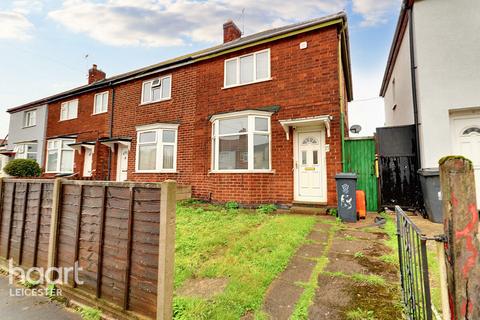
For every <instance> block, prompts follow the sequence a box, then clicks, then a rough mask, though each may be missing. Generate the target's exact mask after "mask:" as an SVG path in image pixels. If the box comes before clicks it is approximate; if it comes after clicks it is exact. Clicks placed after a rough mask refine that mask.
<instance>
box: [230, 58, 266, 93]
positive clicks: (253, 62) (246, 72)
mask: <svg viewBox="0 0 480 320" xmlns="http://www.w3.org/2000/svg"><path fill="white" fill-rule="evenodd" d="M269 79H270V49H266V50H262V51H258V52H255V53H251V54H247V55H244V56H240V57H236V58H232V59H228V60H225V81H224V86H225V87H233V86H238V85H242V84H248V83H255V82H260V81H265V80H269Z"/></svg>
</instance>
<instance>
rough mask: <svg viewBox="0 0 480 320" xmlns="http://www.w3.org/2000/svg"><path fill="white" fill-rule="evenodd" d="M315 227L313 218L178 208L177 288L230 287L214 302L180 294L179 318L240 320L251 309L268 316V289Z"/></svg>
mask: <svg viewBox="0 0 480 320" xmlns="http://www.w3.org/2000/svg"><path fill="white" fill-rule="evenodd" d="M314 223H315V218H314V217H299V216H287V215H275V216H272V215H266V214H259V213H255V212H254V211H242V210H237V211H236V212H234V213H232V212H231V211H229V210H225V209H223V208H221V207H209V208H207V210H199V209H198V208H197V209H195V208H194V207H190V206H188V205H180V206H178V208H177V235H176V251H175V287H176V288H179V287H180V286H181V285H182V284H184V283H185V281H186V280H187V279H190V278H227V279H228V284H227V287H226V288H225V290H224V292H223V293H220V294H219V295H217V296H215V297H213V298H211V299H210V300H207V299H203V298H198V297H182V296H176V297H175V298H174V317H175V319H222V320H223V319H225V320H227V319H239V318H240V317H241V316H243V315H244V314H245V313H246V312H248V311H252V312H253V313H254V314H255V317H256V318H257V319H262V318H264V317H265V315H264V314H263V313H262V312H261V311H260V308H261V306H262V302H263V298H264V295H265V292H266V290H267V288H268V286H269V285H270V283H271V282H272V281H273V279H275V278H276V277H277V276H278V274H279V273H280V272H282V271H283V270H284V269H285V267H286V266H287V264H288V261H289V260H290V258H291V256H292V255H293V254H294V252H295V251H296V249H297V248H298V246H300V245H301V244H302V243H304V242H305V237H306V235H307V234H308V233H309V232H310V230H311V229H312V227H313V225H314Z"/></svg>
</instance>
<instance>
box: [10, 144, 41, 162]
mask: <svg viewBox="0 0 480 320" xmlns="http://www.w3.org/2000/svg"><path fill="white" fill-rule="evenodd" d="M30 145H36V146H37V151H35V152H28V146H30ZM16 146H17V147H19V146H22V152H17V153H16V154H15V159H33V160H35V161H37V162H38V142H36V141H32V142H23V143H17V144H16ZM28 154H35V158H29V157H28ZM17 155H18V157H17ZM20 155H21V156H20Z"/></svg>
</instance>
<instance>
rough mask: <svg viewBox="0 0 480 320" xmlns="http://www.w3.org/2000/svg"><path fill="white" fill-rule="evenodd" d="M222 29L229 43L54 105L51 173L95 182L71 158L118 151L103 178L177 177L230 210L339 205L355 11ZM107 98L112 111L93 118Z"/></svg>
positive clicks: (94, 86) (106, 157) (53, 100)
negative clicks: (230, 204) (233, 206)
mask: <svg viewBox="0 0 480 320" xmlns="http://www.w3.org/2000/svg"><path fill="white" fill-rule="evenodd" d="M223 30H224V39H223V40H224V43H223V44H221V45H218V46H215V47H212V48H209V49H205V50H202V51H199V52H195V53H192V54H188V55H185V56H182V57H179V58H175V59H171V60H167V61H164V62H161V63H158V64H155V65H152V66H148V67H145V68H142V69H139V70H135V71H131V72H128V73H125V74H121V75H118V76H114V77H110V78H105V79H101V80H98V81H96V82H92V83H90V84H88V85H86V86H83V87H80V88H76V89H73V90H70V91H68V92H65V93H61V94H58V95H55V96H52V97H49V98H46V99H45V100H44V101H46V103H48V109H49V117H48V128H47V134H46V137H47V138H46V139H47V146H46V149H47V151H46V153H47V155H48V156H46V157H47V160H46V162H47V164H46V167H47V169H48V168H49V163H50V161H49V159H48V157H50V155H52V157H54V156H53V154H55V152H56V156H55V157H54V159H55V161H57V162H56V170H53V169H54V168H53V165H52V168H51V169H52V170H46V172H47V173H49V172H54V173H63V172H65V171H66V170H64V169H65V168H67V169H69V170H67V171H68V172H75V173H77V174H78V175H79V176H85V174H84V173H85V170H83V173H82V168H84V167H85V160H84V158H85V151H82V153H81V154H80V153H79V152H76V153H74V152H72V151H71V150H73V149H75V150H78V151H80V149H83V148H87V149H88V148H89V146H88V145H95V150H94V154H95V153H96V152H97V150H99V149H100V148H107V149H108V150H107V149H103V150H105V151H101V153H102V155H98V157H99V158H95V156H94V159H97V160H93V162H94V163H95V161H96V164H94V165H93V167H92V168H94V169H93V170H96V171H97V173H98V172H100V171H101V172H102V173H103V172H104V167H105V166H106V170H107V174H102V175H98V174H97V176H95V177H94V178H109V179H111V180H118V181H124V180H130V181H163V180H165V179H174V180H176V181H178V183H179V184H183V185H191V186H192V194H193V196H194V197H198V198H203V199H208V200H212V201H219V202H224V201H230V200H232V201H238V202H240V203H242V204H248V205H255V204H260V203H278V204H285V205H291V204H292V203H308V204H315V205H324V206H336V191H335V174H336V173H338V172H340V171H342V146H343V142H344V136H345V135H346V134H347V130H346V128H348V123H347V118H346V114H347V102H348V101H350V100H351V99H352V87H351V73H350V57H349V40H348V26H347V17H346V14H345V13H343V12H341V13H338V14H334V15H331V16H327V17H323V18H319V19H313V20H309V21H306V22H302V23H297V24H293V25H289V26H285V27H280V28H276V29H272V30H268V31H263V32H260V33H257V34H253V35H249V36H245V37H242V34H241V32H240V30H239V28H238V27H237V26H236V25H235V24H234V23H233V22H232V21H227V22H226V23H225V24H224V25H223ZM94 69H95V68H94ZM104 92H105V93H106V92H108V96H107V97H106V98H105V99H106V101H108V102H107V104H106V110H105V111H106V112H105V113H104V114H102V115H92V110H94V104H95V101H97V97H98V95H99V94H103V93H104ZM98 99H100V98H98ZM103 99H104V98H102V101H103ZM64 105H67V107H65V108H66V110H64V109H63V106H64ZM70 113H72V116H70ZM94 113H95V112H94ZM63 114H65V117H68V118H70V117H73V118H75V119H72V120H66V121H61V118H62V117H64V116H63ZM77 114H78V115H77ZM87 132H88V134H87ZM55 141H58V143H57V144H55ZM72 148H73V149H72ZM64 152H68V155H65V154H63V153H64ZM60 154H61V155H60ZM65 158H66V159H68V160H69V161H68V165H69V166H68V167H67V164H66V163H65V164H59V163H60V162H62V161H63V160H61V159H65ZM72 158H73V160H72ZM99 159H101V160H99ZM99 166H101V168H100V167H99Z"/></svg>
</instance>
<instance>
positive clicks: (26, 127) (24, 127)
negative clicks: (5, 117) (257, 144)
mask: <svg viewBox="0 0 480 320" xmlns="http://www.w3.org/2000/svg"><path fill="white" fill-rule="evenodd" d="M36 126H37V125H36V124H34V125H31V126H23V127H22V128H23V129H28V128H33V127H36Z"/></svg>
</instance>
